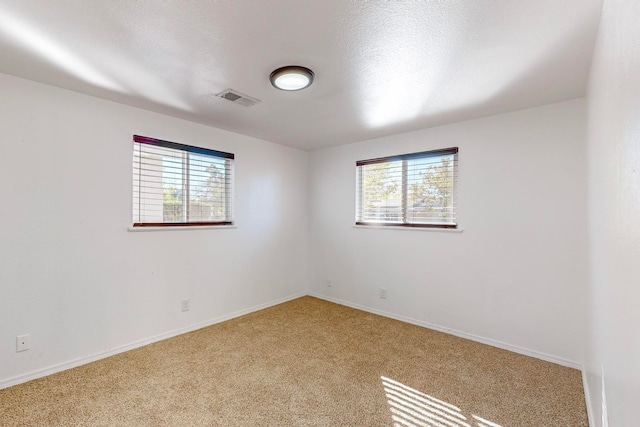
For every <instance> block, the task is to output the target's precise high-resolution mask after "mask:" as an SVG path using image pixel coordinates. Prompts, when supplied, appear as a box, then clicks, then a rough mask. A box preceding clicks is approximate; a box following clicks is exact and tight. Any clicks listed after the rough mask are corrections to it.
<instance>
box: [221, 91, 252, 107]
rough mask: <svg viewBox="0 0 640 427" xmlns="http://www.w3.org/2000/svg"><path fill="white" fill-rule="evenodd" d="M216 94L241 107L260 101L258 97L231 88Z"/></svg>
mask: <svg viewBox="0 0 640 427" xmlns="http://www.w3.org/2000/svg"><path fill="white" fill-rule="evenodd" d="M216 96H217V97H218V98H222V99H226V100H227V101H229V102H233V103H234V104H238V105H241V106H243V107H251V106H253V105H256V104H257V103H259V102H260V100H259V99H255V98H252V97H250V96H248V95H245V94H243V93H240V92H238V91H236V90H233V89H227V90H223V91H222V92H220V93H217V94H216Z"/></svg>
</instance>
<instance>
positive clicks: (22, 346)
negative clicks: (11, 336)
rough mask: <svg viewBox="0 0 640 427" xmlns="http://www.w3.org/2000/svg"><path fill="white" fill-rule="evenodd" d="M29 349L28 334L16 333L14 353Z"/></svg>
mask: <svg viewBox="0 0 640 427" xmlns="http://www.w3.org/2000/svg"><path fill="white" fill-rule="evenodd" d="M26 350H29V335H18V336H17V337H16V353H20V352H21V351H26Z"/></svg>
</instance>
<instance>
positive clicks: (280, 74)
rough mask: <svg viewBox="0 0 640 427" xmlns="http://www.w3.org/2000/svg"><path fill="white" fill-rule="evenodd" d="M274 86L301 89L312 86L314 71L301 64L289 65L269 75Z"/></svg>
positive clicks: (283, 88) (285, 88) (284, 88)
mask: <svg viewBox="0 0 640 427" xmlns="http://www.w3.org/2000/svg"><path fill="white" fill-rule="evenodd" d="M269 80H271V84H272V85H273V87H275V88H277V89H281V90H300V89H304V88H306V87H309V86H311V83H313V71H311V70H310V69H308V68H306V67H301V66H299V65H287V66H286V67H281V68H278V69H277V70H275V71H274V72H273V73H271V75H270V76H269Z"/></svg>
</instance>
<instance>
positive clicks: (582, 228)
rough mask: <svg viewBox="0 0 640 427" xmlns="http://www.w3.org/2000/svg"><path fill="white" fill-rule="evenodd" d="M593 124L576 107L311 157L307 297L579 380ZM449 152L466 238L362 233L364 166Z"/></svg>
mask: <svg viewBox="0 0 640 427" xmlns="http://www.w3.org/2000/svg"><path fill="white" fill-rule="evenodd" d="M585 117H586V107H585V101H584V100H574V101H569V102H564V103H559V104H553V105H549V106H545V107H540V108H534V109H528V110H523V111H518V112H514V113H510V114H503V115H499V116H493V117H489V118H484V119H479V120H474V121H469V122H464V123H457V124H452V125H447V126H442V127H437V128H430V129H425V130H421V131H418V132H412V133H406V134H401V135H395V136H391V137H386V138H381V139H376V140H371V141H365V142H361V143H355V144H350V145H345V146H339V147H335V148H329V149H324V150H319V151H315V152H312V153H311V156H310V173H311V176H310V194H311V196H310V197H311V200H310V212H311V213H310V223H309V227H310V259H311V261H312V262H311V264H310V288H311V291H312V292H314V293H315V294H317V295H319V296H322V297H325V298H329V299H334V300H338V301H342V302H346V303H348V304H351V305H354V306H359V307H364V308H367V309H369V310H374V311H378V312H380V311H382V312H385V313H388V314H391V315H393V316H396V317H403V318H408V319H410V320H412V321H415V322H416V323H419V324H424V325H431V326H435V327H439V328H446V329H450V330H453V331H457V332H458V333H460V334H461V335H464V336H470V337H472V338H474V339H479V340H483V341H486V342H491V343H493V344H497V345H501V346H503V347H506V348H511V349H516V350H518V351H522V352H525V353H529V354H534V355H536V356H538V357H542V358H546V359H548V360H553V361H556V362H558V363H562V364H565V365H569V366H578V367H579V366H581V363H582V361H583V355H582V350H583V345H584V329H583V328H584V318H585V298H586V295H585V293H586V291H585V288H586V286H585V282H586V254H587V250H586V212H585V207H586V197H587V196H586V191H587V187H586V182H585V181H586V179H585V178H586V146H585V139H586V135H585ZM452 146H457V147H459V148H460V154H459V164H460V174H459V180H460V191H459V209H458V213H459V215H458V217H459V220H460V224H461V228H462V229H463V230H464V231H463V232H462V233H456V232H448V231H420V230H415V229H411V230H389V229H364V228H354V212H355V200H354V188H355V162H356V160H362V159H369V158H375V157H381V156H386V155H392V154H401V153H411V152H416V151H423V150H430V149H436V148H447V147H452ZM327 278H331V279H332V280H333V286H332V287H331V288H329V287H327V283H326V280H327ZM380 287H385V288H387V289H388V298H387V299H385V300H382V299H379V298H378V289H379V288H380Z"/></svg>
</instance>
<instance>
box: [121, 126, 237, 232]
mask: <svg viewBox="0 0 640 427" xmlns="http://www.w3.org/2000/svg"><path fill="white" fill-rule="evenodd" d="M133 140H134V143H133V226H134V227H144V226H154V227H158V226H189V225H231V224H233V209H232V181H233V160H234V155H233V154H231V153H225V152H222V151H215V150H209V149H205V148H199V147H193V146H190V145H183V144H178V143H175V142H169V141H163V140H159V139H154V138H148V137H145V136H139V135H134V137H133Z"/></svg>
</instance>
